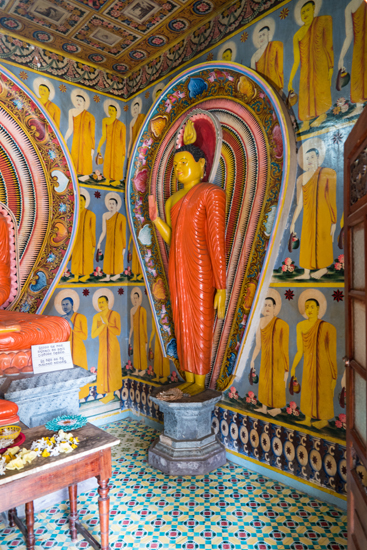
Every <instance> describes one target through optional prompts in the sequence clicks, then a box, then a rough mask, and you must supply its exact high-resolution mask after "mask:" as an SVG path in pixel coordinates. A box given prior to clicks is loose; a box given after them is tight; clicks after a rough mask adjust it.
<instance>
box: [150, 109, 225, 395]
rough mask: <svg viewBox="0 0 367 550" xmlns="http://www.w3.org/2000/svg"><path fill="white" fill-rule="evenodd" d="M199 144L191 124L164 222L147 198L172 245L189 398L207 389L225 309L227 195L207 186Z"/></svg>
mask: <svg viewBox="0 0 367 550" xmlns="http://www.w3.org/2000/svg"><path fill="white" fill-rule="evenodd" d="M195 123H196V121H195ZM196 141H197V133H196V130H195V124H194V122H193V121H192V120H191V119H189V120H188V121H187V123H186V126H185V130H184V134H183V143H184V145H183V146H181V147H180V148H179V149H177V151H176V153H175V156H174V161H173V166H174V174H175V176H176V178H177V180H178V182H179V183H180V184H181V185H183V188H182V189H180V190H179V191H177V192H176V193H174V194H173V195H171V197H169V199H168V200H167V202H166V204H165V214H166V221H164V220H163V219H162V218H160V217H159V216H158V211H157V204H156V201H155V198H154V196H152V195H151V196H150V197H149V216H150V219H151V220H152V222H153V223H154V225H155V227H156V228H157V230H158V231H159V233H160V234H161V236H162V238H163V239H164V241H165V242H166V243H167V244H168V245H169V246H170V252H169V264H168V283H169V290H170V296H171V304H172V313H173V321H174V326H175V335H176V341H177V354H178V358H179V361H180V366H181V369H182V370H183V371H185V378H186V382H185V383H184V384H182V385H181V386H180V388H181V389H182V390H184V391H185V392H186V393H189V394H190V395H195V394H197V393H200V392H201V391H203V390H204V389H205V377H206V375H207V374H208V373H209V372H210V365H211V349H212V339H213V326H214V317H215V311H216V312H217V316H218V319H224V316H225V307H226V251H225V225H226V224H225V213H226V194H225V192H224V191H223V190H222V189H221V188H220V187H218V186H217V185H213V184H212V183H207V182H205V181H203V179H204V173H205V165H206V162H207V161H206V155H205V153H204V152H203V151H202V149H200V148H199V147H198V146H197V145H195V142H196Z"/></svg>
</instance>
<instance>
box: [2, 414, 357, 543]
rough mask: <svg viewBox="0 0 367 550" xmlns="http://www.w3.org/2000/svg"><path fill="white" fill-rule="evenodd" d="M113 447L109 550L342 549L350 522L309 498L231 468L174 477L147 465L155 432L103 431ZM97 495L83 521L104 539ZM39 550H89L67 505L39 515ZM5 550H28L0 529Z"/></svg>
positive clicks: (88, 501)
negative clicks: (115, 440) (116, 441)
mask: <svg viewBox="0 0 367 550" xmlns="http://www.w3.org/2000/svg"><path fill="white" fill-rule="evenodd" d="M105 429H106V430H107V431H108V432H110V433H112V434H113V435H116V436H117V437H119V438H120V440H121V443H120V445H118V446H116V447H114V448H113V464H112V467H113V477H112V479H111V490H110V496H111V517H110V546H111V550H112V549H115V548H134V549H143V548H145V549H150V550H152V549H155V550H158V549H161V548H162V549H165V548H166V549H170V550H171V549H172V550H173V549H182V550H194V549H197V550H201V549H202V550H235V549H236V550H237V549H248V550H252V549H254V550H272V549H276V550H288V549H290V550H344V549H346V548H347V531H346V516H345V515H344V514H343V512H341V511H340V510H338V509H336V508H333V507H332V506H329V505H327V504H324V503H322V502H319V501H317V500H313V499H312V498H309V497H307V496H306V495H304V494H303V493H299V492H297V491H295V490H294V489H292V488H290V487H287V486H285V485H282V484H280V483H276V482H274V481H272V480H270V479H268V478H265V477H262V476H260V475H258V474H255V473H252V472H251V471H248V470H246V469H245V468H241V467H239V466H237V465H235V464H233V463H230V462H227V464H226V465H225V466H223V467H222V468H220V469H218V470H216V471H215V472H213V473H212V474H210V475H208V476H200V477H197V478H189V477H183V478H176V477H169V476H165V475H163V474H160V473H158V472H157V471H154V470H152V469H151V468H150V467H148V466H147V462H146V458H147V448H148V447H149V445H150V442H151V441H152V440H153V439H154V438H155V437H156V436H157V432H156V431H155V430H153V429H152V428H149V427H147V426H145V425H144V424H143V423H140V422H137V421H135V420H131V419H127V420H121V421H119V422H114V423H112V424H109V425H107V426H105ZM97 499H98V495H97V492H96V491H91V492H89V493H84V494H81V495H79V497H78V503H79V507H78V511H79V515H80V518H81V520H82V522H83V523H84V524H85V525H86V526H87V527H88V528H89V530H90V531H91V532H93V534H94V535H97V537H98V538H99V519H98V505H97ZM35 533H36V539H37V543H36V548H45V549H47V548H53V549H57V550H64V549H70V550H73V549H76V548H90V546H89V545H88V544H87V543H86V542H85V541H84V540H83V539H82V538H81V537H80V536H79V539H78V542H77V543H72V542H71V541H70V538H69V533H68V504H67V503H65V502H62V503H61V504H59V505H58V506H54V507H52V508H50V509H48V510H45V511H44V512H41V513H39V514H38V515H37V516H36V523H35ZM0 548H1V550H3V549H5V548H7V549H13V548H16V549H17V550H23V549H25V548H26V547H25V544H24V541H23V539H22V537H21V535H20V533H19V531H18V530H17V529H15V528H14V529H10V528H8V527H5V525H4V524H1V523H0Z"/></svg>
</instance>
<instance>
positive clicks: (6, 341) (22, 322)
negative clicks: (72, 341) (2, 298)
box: [0, 310, 71, 351]
mask: <svg viewBox="0 0 367 550" xmlns="http://www.w3.org/2000/svg"><path fill="white" fill-rule="evenodd" d="M13 326H14V327H16V328H18V330H14V332H1V329H9V328H11V327H13ZM19 329H20V330H19ZM70 330H71V329H70V325H69V323H68V322H67V321H66V320H65V319H62V318H60V317H53V316H51V315H34V314H31V313H19V312H17V311H4V310H0V351H14V350H25V349H29V348H30V347H31V346H35V345H39V344H50V343H52V342H66V341H67V340H68V338H69V336H70Z"/></svg>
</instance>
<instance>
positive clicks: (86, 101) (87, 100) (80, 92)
mask: <svg viewBox="0 0 367 550" xmlns="http://www.w3.org/2000/svg"><path fill="white" fill-rule="evenodd" d="M78 95H81V96H82V98H83V99H84V109H85V110H86V111H88V109H89V105H90V98H89V95H88V94H87V92H85V91H84V90H81V89H80V88H75V89H74V90H73V91H72V92H71V94H70V98H71V103H72V104H73V105H74V107H77V104H76V97H77V96H78Z"/></svg>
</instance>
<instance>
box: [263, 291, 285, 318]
mask: <svg viewBox="0 0 367 550" xmlns="http://www.w3.org/2000/svg"><path fill="white" fill-rule="evenodd" d="M268 298H273V300H274V302H275V307H274V317H276V316H277V315H278V314H279V312H280V310H281V309H282V298H281V296H280V294H279V292H278V291H277V290H275V288H268V291H267V293H266V298H265V300H267V299H268Z"/></svg>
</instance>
